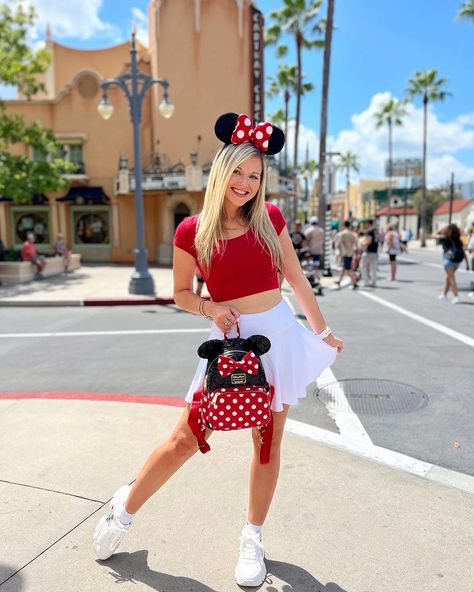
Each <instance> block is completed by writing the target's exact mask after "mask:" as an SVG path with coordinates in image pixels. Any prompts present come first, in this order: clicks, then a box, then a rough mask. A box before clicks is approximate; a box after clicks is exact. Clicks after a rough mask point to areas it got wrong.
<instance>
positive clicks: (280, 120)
mask: <svg viewBox="0 0 474 592" xmlns="http://www.w3.org/2000/svg"><path fill="white" fill-rule="evenodd" d="M266 119H267V121H271V122H272V123H274V124H275V125H277V126H278V127H280V128H282V127H284V125H285V111H283V109H277V110H276V111H275V112H274V113H269V114H267V117H266ZM282 161H283V159H282V154H281V152H280V154H279V155H278V169H279V172H280V174H281V172H282V169H283V165H282Z"/></svg>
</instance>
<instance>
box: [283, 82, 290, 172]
mask: <svg viewBox="0 0 474 592" xmlns="http://www.w3.org/2000/svg"><path fill="white" fill-rule="evenodd" d="M289 101H290V93H289V92H288V90H285V138H286V139H287V140H288V103H289ZM283 162H284V167H285V176H286V175H287V171H288V141H286V142H285V157H284V161H283Z"/></svg>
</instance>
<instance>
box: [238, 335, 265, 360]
mask: <svg viewBox="0 0 474 592" xmlns="http://www.w3.org/2000/svg"><path fill="white" fill-rule="evenodd" d="M244 347H245V348H248V349H249V351H253V352H254V353H256V354H258V355H259V356H261V355H262V354H266V353H267V351H268V350H269V349H270V347H271V343H270V340H269V339H268V337H265V336H264V335H251V336H250V337H247V339H246V340H245V341H244Z"/></svg>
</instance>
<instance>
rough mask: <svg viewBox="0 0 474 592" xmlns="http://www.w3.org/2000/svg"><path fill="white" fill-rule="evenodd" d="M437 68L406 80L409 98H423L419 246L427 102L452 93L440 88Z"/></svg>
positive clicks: (423, 205)
mask: <svg viewBox="0 0 474 592" xmlns="http://www.w3.org/2000/svg"><path fill="white" fill-rule="evenodd" d="M437 76H438V71H437V70H430V71H427V70H424V71H423V72H419V71H418V72H415V75H414V77H413V78H410V79H409V80H408V84H409V86H408V89H407V94H408V98H409V99H410V100H413V99H414V98H415V97H416V96H418V95H419V96H421V97H422V98H423V176H422V187H421V191H422V193H421V208H420V209H421V212H420V214H421V216H420V217H421V223H420V233H421V246H422V247H426V147H427V133H428V103H429V102H431V103H435V102H437V101H444V99H445V98H446V97H447V96H450V95H451V94H452V93H450V92H447V91H443V90H441V89H442V87H443V86H444V85H445V84H446V82H447V79H446V78H437Z"/></svg>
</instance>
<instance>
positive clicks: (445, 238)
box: [437, 224, 469, 304]
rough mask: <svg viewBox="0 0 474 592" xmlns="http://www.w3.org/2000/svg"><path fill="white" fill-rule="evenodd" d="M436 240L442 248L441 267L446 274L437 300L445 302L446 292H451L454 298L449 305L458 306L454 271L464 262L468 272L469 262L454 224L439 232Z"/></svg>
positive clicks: (459, 233) (458, 231)
mask: <svg viewBox="0 0 474 592" xmlns="http://www.w3.org/2000/svg"><path fill="white" fill-rule="evenodd" d="M437 238H438V239H439V244H440V245H441V246H442V247H443V267H444V272H445V274H446V277H445V279H444V288H443V291H442V292H441V294H440V295H439V296H438V298H439V300H447V299H448V292H449V290H451V292H452V293H453V296H454V298H453V299H452V300H451V304H458V303H459V302H460V300H459V292H458V285H457V283H456V271H457V269H458V267H459V264H460V263H461V262H462V261H466V269H467V270H468V271H469V261H468V258H467V255H466V252H465V251H464V245H463V243H462V241H461V232H460V230H459V228H458V227H457V225H456V224H449V226H446V227H445V228H443V229H442V230H440V232H439V233H438V235H437Z"/></svg>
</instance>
